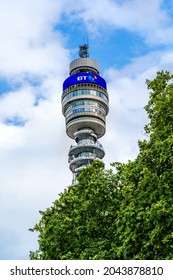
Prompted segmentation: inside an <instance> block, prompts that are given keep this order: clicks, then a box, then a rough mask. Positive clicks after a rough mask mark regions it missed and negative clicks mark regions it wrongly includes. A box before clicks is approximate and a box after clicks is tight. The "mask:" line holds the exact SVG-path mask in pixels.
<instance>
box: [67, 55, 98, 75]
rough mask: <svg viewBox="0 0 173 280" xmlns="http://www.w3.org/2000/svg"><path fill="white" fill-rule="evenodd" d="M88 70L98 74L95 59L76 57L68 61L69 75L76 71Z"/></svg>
mask: <svg viewBox="0 0 173 280" xmlns="http://www.w3.org/2000/svg"><path fill="white" fill-rule="evenodd" d="M85 71H88V72H90V73H95V74H99V65H98V63H97V61H96V60H94V59H91V58H89V57H83V58H77V59H74V60H73V61H72V62H71V63H70V67H69V73H70V76H71V75H74V74H76V73H80V72H85Z"/></svg>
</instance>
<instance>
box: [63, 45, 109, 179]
mask: <svg viewBox="0 0 173 280" xmlns="http://www.w3.org/2000/svg"><path fill="white" fill-rule="evenodd" d="M80 48H83V46H80ZM86 50H88V47H86V46H85V48H84V53H83V52H82V51H83V50H82V51H81V49H80V51H79V53H80V58H78V59H75V60H73V61H72V62H71V63H70V67H69V75H70V76H69V77H68V78H67V79H66V80H65V81H64V83H63V93H62V112H63V115H64V117H65V120H66V133H67V135H68V136H69V137H71V138H72V139H74V140H75V141H76V145H75V146H71V148H70V151H69V164H70V165H69V168H70V170H71V171H72V172H73V173H74V175H75V176H76V175H78V174H79V172H80V170H81V168H83V167H85V166H86V165H88V164H90V163H91V162H92V161H93V160H94V159H102V158H103V157H104V155H105V152H104V149H103V147H102V145H101V144H100V143H99V142H98V140H97V139H98V138H100V137H102V136H103V135H104V134H105V131H106V115H107V114H108V110H109V98H108V93H107V85H106V82H105V80H104V79H103V78H102V77H101V76H100V73H99V66H98V63H97V62H96V61H95V60H93V59H91V58H89V57H88V55H87V53H86Z"/></svg>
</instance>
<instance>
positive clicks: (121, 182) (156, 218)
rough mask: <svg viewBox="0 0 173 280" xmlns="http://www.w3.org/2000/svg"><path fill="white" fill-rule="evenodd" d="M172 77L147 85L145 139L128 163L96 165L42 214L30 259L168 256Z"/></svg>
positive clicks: (171, 242)
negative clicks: (136, 153) (148, 95)
mask: <svg viewBox="0 0 173 280" xmlns="http://www.w3.org/2000/svg"><path fill="white" fill-rule="evenodd" d="M172 81H173V75H171V74H170V73H169V72H167V71H165V72H164V71H162V72H158V73H157V76H156V78H155V79H154V80H153V81H149V80H147V82H146V83H147V86H148V89H149V90H150V99H149V102H148V104H147V106H145V110H146V111H147V114H148V118H149V120H150V121H149V124H147V125H146V126H145V132H146V135H147V137H148V138H147V140H143V141H139V142H138V145H139V154H138V156H137V158H136V159H135V160H134V161H129V162H128V163H127V164H122V163H114V164H112V166H113V167H115V171H114V172H113V171H112V170H104V169H103V168H104V165H103V163H102V162H100V161H94V162H93V163H92V164H91V165H89V166H88V167H86V168H84V169H83V170H82V172H81V174H80V175H79V176H78V184H77V185H73V186H70V187H69V188H68V189H65V190H64V192H63V193H61V194H60V196H59V198H58V199H57V200H56V201H55V202H54V203H53V205H52V207H50V208H48V209H47V210H46V211H44V212H40V213H41V216H42V217H41V219H40V221H39V223H38V224H36V225H35V227H34V228H33V229H32V230H35V231H37V232H38V233H39V239H38V243H39V249H38V250H37V251H36V252H30V258H31V259H44V260H46V259H48V260H50V259H62V260H63V259H173V83H172Z"/></svg>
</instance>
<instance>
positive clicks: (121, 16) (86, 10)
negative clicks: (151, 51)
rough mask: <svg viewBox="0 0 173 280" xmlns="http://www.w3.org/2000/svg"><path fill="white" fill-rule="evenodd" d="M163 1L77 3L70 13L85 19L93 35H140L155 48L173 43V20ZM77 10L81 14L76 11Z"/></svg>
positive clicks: (106, 0) (107, 0) (73, 16)
mask: <svg viewBox="0 0 173 280" xmlns="http://www.w3.org/2000/svg"><path fill="white" fill-rule="evenodd" d="M162 3H163V1H162V0H153V1H150V0H146V1H138V0H125V1H120V2H119V1H116V0H102V3H101V4H100V0H95V1H94V3H93V2H92V1H85V0H81V1H74V3H73V5H71V6H70V8H71V9H70V8H69V10H67V12H68V13H69V14H71V19H79V18H80V19H81V20H82V21H84V22H85V24H86V26H87V27H88V30H89V32H90V33H91V34H92V33H94V34H97V35H99V36H102V33H100V27H101V28H102V29H103V28H104V27H105V28H111V29H117V30H118V29H120V28H123V29H126V30H127V31H129V32H136V33H138V34H139V35H140V36H142V37H143V38H144V40H145V41H146V42H147V43H149V44H152V45H157V44H160V43H162V44H169V43H171V44H172V43H173V37H172V33H173V20H172V18H171V17H170V16H169V15H168V13H167V12H166V10H163V8H162ZM74 11H77V12H74Z"/></svg>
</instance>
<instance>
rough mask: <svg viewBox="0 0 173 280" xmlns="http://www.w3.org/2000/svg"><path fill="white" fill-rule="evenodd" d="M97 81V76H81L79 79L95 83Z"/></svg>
mask: <svg viewBox="0 0 173 280" xmlns="http://www.w3.org/2000/svg"><path fill="white" fill-rule="evenodd" d="M96 79H97V76H96V75H88V76H86V75H85V76H79V77H77V80H78V81H87V80H89V81H90V82H95V80H96Z"/></svg>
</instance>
